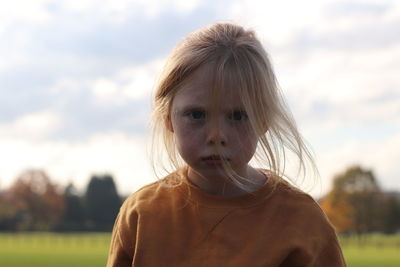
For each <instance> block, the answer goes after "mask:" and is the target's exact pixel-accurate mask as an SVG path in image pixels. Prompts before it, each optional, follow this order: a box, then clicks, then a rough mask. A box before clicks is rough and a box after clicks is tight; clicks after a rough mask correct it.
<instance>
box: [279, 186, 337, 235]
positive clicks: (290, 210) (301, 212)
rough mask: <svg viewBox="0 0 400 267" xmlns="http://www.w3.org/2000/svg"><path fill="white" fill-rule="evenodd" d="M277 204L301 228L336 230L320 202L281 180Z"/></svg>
mask: <svg viewBox="0 0 400 267" xmlns="http://www.w3.org/2000/svg"><path fill="white" fill-rule="evenodd" d="M276 203H279V204H278V206H279V209H280V210H285V212H283V213H282V214H287V216H289V217H291V220H295V221H296V223H297V225H298V226H299V227H300V228H304V229H310V230H320V231H330V232H331V231H332V230H334V228H333V226H332V224H331V223H330V222H329V219H328V218H327V216H326V215H325V213H324V211H323V210H322V208H321V207H320V205H319V204H318V202H317V201H316V200H315V199H314V198H313V197H312V196H311V195H309V194H308V193H306V192H304V191H302V190H300V189H298V188H297V187H295V186H293V185H291V184H290V183H288V182H287V181H286V180H284V179H281V181H280V182H279V184H278V185H277V188H276Z"/></svg>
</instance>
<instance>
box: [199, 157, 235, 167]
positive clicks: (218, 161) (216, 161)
mask: <svg viewBox="0 0 400 267" xmlns="http://www.w3.org/2000/svg"><path fill="white" fill-rule="evenodd" d="M201 160H202V161H203V162H205V163H206V164H207V165H222V164H223V162H224V161H225V162H228V161H229V159H227V158H224V157H221V156H218V155H211V156H207V157H203V158H202V159H201Z"/></svg>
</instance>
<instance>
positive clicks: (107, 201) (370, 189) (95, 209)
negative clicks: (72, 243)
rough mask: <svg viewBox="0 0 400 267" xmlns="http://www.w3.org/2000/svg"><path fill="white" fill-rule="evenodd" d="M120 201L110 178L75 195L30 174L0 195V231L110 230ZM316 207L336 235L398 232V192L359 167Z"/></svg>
mask: <svg viewBox="0 0 400 267" xmlns="http://www.w3.org/2000/svg"><path fill="white" fill-rule="evenodd" d="M122 201H123V199H122V198H121V197H120V196H119V195H118V192H117V190H116V186H115V183H114V179H113V177H112V176H111V175H93V176H92V177H91V179H90V181H89V183H88V185H87V186H86V190H85V191H84V193H83V194H79V193H78V192H77V191H76V189H75V188H74V186H73V185H72V184H70V185H68V186H67V187H65V188H61V187H59V186H57V185H56V184H55V183H53V182H52V181H51V179H50V178H49V177H48V176H47V174H46V173H45V172H44V171H42V170H28V171H26V172H24V173H23V174H21V175H20V176H19V177H18V178H17V179H16V180H15V182H14V184H13V185H12V186H10V188H8V189H7V190H3V191H0V231H111V229H112V227H113V223H114V220H115V217H116V215H117V213H118V210H119V208H120V206H121V203H122ZM319 203H320V205H321V207H322V209H323V210H324V211H325V213H326V214H327V216H328V218H329V219H330V221H331V222H332V224H333V225H334V226H335V228H336V230H337V232H338V233H342V234H359V235H361V234H365V233H371V232H381V233H388V234H390V233H396V232H399V231H400V193H399V192H386V191H383V190H382V189H381V188H380V186H379V183H378V181H377V179H376V177H375V175H374V173H373V172H372V171H370V170H366V169H363V168H362V167H360V166H354V167H351V168H348V169H347V170H345V171H344V172H343V173H341V174H338V175H336V176H335V177H334V179H333V186H332V189H331V191H330V192H329V193H328V194H326V195H325V196H324V197H323V198H321V199H320V200H319Z"/></svg>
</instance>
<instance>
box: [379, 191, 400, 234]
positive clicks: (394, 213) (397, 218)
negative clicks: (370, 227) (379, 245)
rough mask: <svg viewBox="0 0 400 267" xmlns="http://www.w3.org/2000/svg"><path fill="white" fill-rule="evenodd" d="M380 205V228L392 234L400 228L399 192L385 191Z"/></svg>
mask: <svg viewBox="0 0 400 267" xmlns="http://www.w3.org/2000/svg"><path fill="white" fill-rule="evenodd" d="M383 204H384V205H382V225H381V226H382V230H383V231H384V232H385V233H387V234H393V233H395V232H397V231H398V230H400V193H395V192H393V193H386V194H385V198H384V202H383Z"/></svg>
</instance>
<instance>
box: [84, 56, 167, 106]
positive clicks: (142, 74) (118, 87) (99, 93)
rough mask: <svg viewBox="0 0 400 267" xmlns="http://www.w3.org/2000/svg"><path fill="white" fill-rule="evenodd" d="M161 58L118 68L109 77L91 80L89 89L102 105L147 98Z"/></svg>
mask: <svg viewBox="0 0 400 267" xmlns="http://www.w3.org/2000/svg"><path fill="white" fill-rule="evenodd" d="M162 64H163V60H155V61H151V62H148V63H146V64H143V65H138V66H133V67H128V68H125V69H122V70H120V71H119V72H118V73H117V74H116V75H114V76H113V77H110V78H99V79H95V80H94V81H93V84H92V85H91V90H92V93H93V95H94V97H95V98H96V100H97V101H99V103H100V104H102V105H115V104H117V105H122V104H126V103H127V102H129V101H132V100H148V99H149V98H150V94H151V92H152V91H153V88H154V85H155V81H156V80H157V77H158V75H159V73H160V71H161V68H162Z"/></svg>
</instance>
